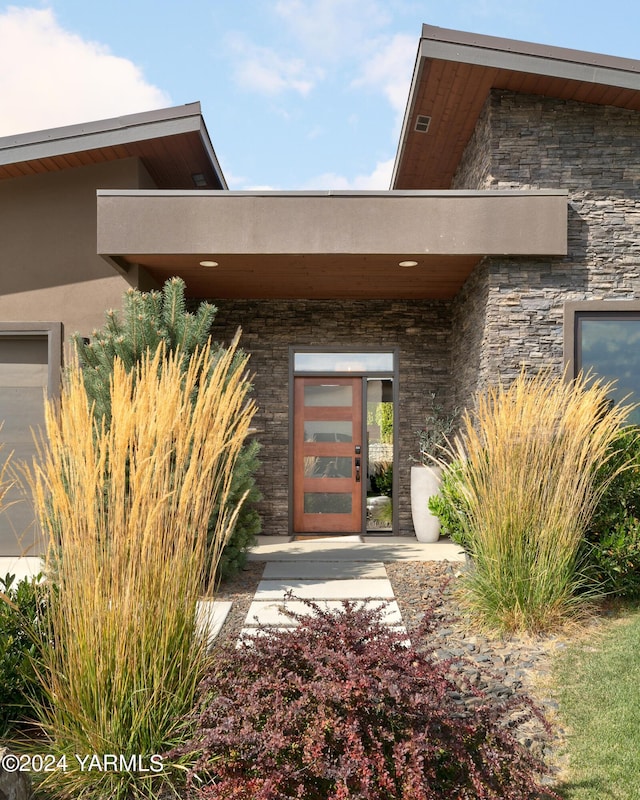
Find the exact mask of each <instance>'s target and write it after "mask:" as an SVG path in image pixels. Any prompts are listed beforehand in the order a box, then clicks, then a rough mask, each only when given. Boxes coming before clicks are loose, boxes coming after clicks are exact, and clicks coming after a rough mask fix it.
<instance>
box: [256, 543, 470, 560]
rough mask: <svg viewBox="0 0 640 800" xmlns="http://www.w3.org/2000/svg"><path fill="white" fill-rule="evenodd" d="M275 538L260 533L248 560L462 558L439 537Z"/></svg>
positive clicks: (460, 553) (461, 552)
mask: <svg viewBox="0 0 640 800" xmlns="http://www.w3.org/2000/svg"><path fill="white" fill-rule="evenodd" d="M272 538H273V539H275V538H276V537H270V536H261V537H259V538H258V545H257V546H256V547H252V548H251V551H250V552H249V560H250V561H300V562H304V561H306V562H309V561H339V562H340V563H342V564H345V563H348V562H359V561H383V562H384V561H464V553H463V551H462V548H461V547H460V546H459V545H457V544H454V543H453V542H450V541H449V540H448V539H441V540H440V541H438V542H434V543H433V544H423V543H422V542H418V541H417V539H414V538H412V537H400V536H394V537H388V538H384V539H383V538H379V539H375V540H373V539H371V540H365V541H364V542H345V541H341V540H340V539H314V540H311V541H308V542H291V541H289V540H288V539H287V540H282V539H281V538H280V537H278V539H279V540H278V541H271V540H272Z"/></svg>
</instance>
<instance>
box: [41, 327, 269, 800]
mask: <svg viewBox="0 0 640 800" xmlns="http://www.w3.org/2000/svg"><path fill="white" fill-rule="evenodd" d="M236 344H237V338H236V342H234V344H233V345H232V347H230V348H229V350H228V351H226V352H225V354H224V355H223V356H222V357H220V358H219V360H216V362H215V363H212V355H211V352H210V349H209V347H206V348H205V349H204V350H202V351H201V352H199V353H197V354H196V355H195V356H194V357H193V358H192V359H191V361H190V364H189V367H188V369H187V371H186V373H185V372H184V367H183V366H182V365H181V364H180V354H179V353H176V354H166V353H165V352H164V351H163V349H162V348H159V349H158V350H157V351H156V352H155V354H151V355H149V356H148V357H147V358H146V359H145V360H144V361H143V362H142V363H141V364H140V366H139V367H138V369H137V373H136V374H135V375H134V374H133V373H131V374H127V372H126V370H125V369H124V367H123V366H122V364H121V363H119V362H116V364H115V368H114V373H113V383H112V387H111V395H112V400H111V403H112V422H111V426H110V428H109V429H107V428H106V427H105V426H103V427H102V428H101V429H98V427H97V425H96V423H95V421H94V416H93V414H92V410H91V408H90V407H89V403H88V400H87V394H86V391H85V388H84V385H83V381H82V374H81V371H80V370H79V369H75V370H72V371H71V372H70V374H69V377H68V380H67V383H66V386H65V387H64V391H63V394H62V399H61V403H60V405H59V407H56V406H55V405H53V404H49V406H48V408H47V411H46V433H47V441H46V442H45V443H44V444H43V445H42V448H41V453H40V457H39V459H38V460H37V461H35V462H34V467H33V470H32V471H31V476H30V482H31V485H32V489H33V493H34V497H35V500H36V506H37V509H38V511H39V517H40V521H41V524H42V527H43V529H44V530H45V531H46V533H47V534H48V537H49V544H50V548H49V553H48V556H47V572H48V573H49V574H51V575H53V576H55V590H54V591H52V592H51V593H50V600H49V601H50V619H51V624H50V630H49V638H48V640H47V641H46V642H45V643H44V656H43V657H44V671H43V681H44V683H45V687H46V690H47V693H48V695H49V697H50V699H51V708H50V709H45V710H43V723H44V727H45V729H46V732H47V734H48V736H49V738H50V746H51V751H52V752H53V753H54V754H56V755H59V756H64V757H66V771H61V770H57V771H55V772H53V773H50V774H48V775H47V776H46V779H45V786H47V785H48V787H49V789H50V790H51V791H52V792H53V793H54V795H57V796H60V797H62V796H64V797H67V796H82V797H96V798H97V797H100V798H107V797H108V798H114V799H117V798H124V797H127V798H129V797H152V796H157V790H158V786H159V784H166V783H167V782H168V781H169V779H170V777H171V771H170V770H169V769H168V767H167V766H166V765H165V768H164V769H163V771H162V772H161V773H160V774H159V775H155V774H154V773H151V774H150V773H142V772H139V771H136V770H134V771H133V772H129V773H128V774H127V772H126V771H125V772H123V771H118V770H114V769H111V770H108V771H106V772H102V773H101V772H99V771H97V770H94V771H90V772H89V771H86V770H85V771H82V770H81V769H80V768H79V763H78V761H77V759H76V757H75V754H79V755H81V756H82V755H89V754H93V753H95V754H98V755H101V754H105V753H107V754H115V755H116V756H120V755H122V756H123V757H125V758H129V757H131V756H134V755H137V756H140V757H142V758H143V760H145V763H144V767H145V768H149V757H150V756H151V755H153V754H160V753H163V752H165V751H166V750H167V749H169V748H170V747H171V746H172V745H173V744H174V743H177V742H179V741H180V736H181V733H180V730H179V729H178V723H179V720H180V718H181V717H182V716H183V715H184V714H185V713H186V712H188V711H189V710H190V709H191V708H192V703H193V699H194V696H195V690H196V686H197V684H198V681H199V680H200V677H201V676H202V674H203V670H204V668H205V663H206V660H207V657H208V656H207V652H206V644H205V642H204V639H203V637H202V636H201V635H200V633H199V631H198V629H197V626H196V622H195V620H196V602H197V600H198V597H199V592H200V589H201V587H202V586H203V585H204V584H205V583H207V579H209V578H210V577H211V576H205V575H203V565H204V564H205V563H207V562H206V559H205V557H204V550H205V545H206V534H207V522H208V520H209V517H210V515H211V510H212V507H213V505H214V504H215V503H216V502H218V503H219V505H220V507H221V508H224V507H225V499H226V497H227V494H228V492H229V488H230V482H231V475H232V471H233V467H234V463H235V460H236V457H237V455H238V452H239V450H240V447H241V445H242V443H243V441H244V439H245V437H246V435H247V431H248V428H249V424H250V421H251V419H252V416H253V414H254V411H255V408H254V404H253V402H251V401H249V400H248V399H247V392H248V389H249V384H248V382H247V380H246V376H245V375H244V374H243V373H244V369H239V368H237V358H238V355H237V354H236ZM234 358H235V359H236V361H235V362H234ZM245 362H246V358H245ZM205 376H208V377H205ZM236 512H237V509H236ZM232 524H233V519H232V518H230V517H229V515H228V514H227V515H226V516H225V515H222V514H221V515H220V518H219V520H218V526H217V530H216V536H215V547H216V554H217V556H219V554H220V551H221V550H222V547H223V545H224V543H225V540H226V537H227V535H228V533H229V531H230V529H231V526H232ZM216 564H217V557H214V559H213V563H212V565H211V569H212V570H215V568H216ZM85 766H86V765H85Z"/></svg>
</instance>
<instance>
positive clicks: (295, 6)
mask: <svg viewBox="0 0 640 800" xmlns="http://www.w3.org/2000/svg"><path fill="white" fill-rule="evenodd" d="M275 12H276V14H278V16H279V17H280V18H281V19H282V20H283V21H284V22H285V24H286V25H288V27H289V29H290V30H291V32H292V33H293V35H294V36H295V37H296V39H297V40H298V44H299V45H300V46H301V47H302V48H303V49H304V51H305V52H307V53H311V54H312V55H313V57H314V58H321V59H323V60H325V61H332V60H336V59H338V60H344V59H345V58H349V57H351V56H353V55H356V56H358V55H359V53H360V52H361V51H362V50H363V49H364V50H366V49H367V48H368V46H369V44H370V42H371V38H372V37H373V36H375V32H377V31H379V30H380V29H381V28H384V27H385V26H386V25H388V24H389V23H390V22H391V16H390V15H389V13H388V12H387V11H386V10H385V9H384V8H383V6H382V4H381V3H378V2H375V0H278V2H277V3H276V4H275Z"/></svg>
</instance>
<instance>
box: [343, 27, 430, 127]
mask: <svg viewBox="0 0 640 800" xmlns="http://www.w3.org/2000/svg"><path fill="white" fill-rule="evenodd" d="M415 59H416V40H415V37H413V36H408V35H407V34H403V33H397V34H396V35H395V36H393V38H392V39H391V40H390V41H386V42H385V43H381V44H380V46H379V47H378V48H377V50H376V52H375V53H374V54H372V55H371V56H370V57H369V58H368V59H367V60H366V61H365V62H364V63H363V65H362V69H361V72H360V76H359V77H358V78H356V79H355V80H354V81H353V83H352V86H354V87H359V86H368V87H370V88H372V89H377V90H380V91H382V92H383V93H384V95H385V97H386V98H387V100H388V101H389V102H390V103H391V106H392V108H393V109H394V110H395V111H396V112H397V113H398V114H403V113H404V108H405V104H406V102H407V97H408V96H409V85H410V83H411V75H412V72H413V65H414V63H415Z"/></svg>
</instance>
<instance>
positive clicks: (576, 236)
mask: <svg viewBox="0 0 640 800" xmlns="http://www.w3.org/2000/svg"><path fill="white" fill-rule="evenodd" d="M452 188H456V189H558V188H560V189H566V190H567V191H568V193H569V202H568V251H569V252H568V255H567V257H565V258H549V259H536V260H533V259H526V258H490V259H485V261H484V263H483V264H482V266H481V267H480V268H478V269H477V270H476V273H474V274H473V275H472V276H471V278H470V279H469V281H468V282H467V285H466V286H465V287H464V288H463V290H462V291H461V292H460V293H459V295H458V297H457V298H456V301H455V304H454V315H453V317H454V332H453V340H454V342H455V347H454V355H453V359H454V374H455V375H456V376H457V377H456V396H457V397H458V399H459V401H460V402H462V403H464V404H467V403H469V402H470V401H471V396H472V390H473V385H474V380H473V374H474V370H475V367H476V365H477V382H476V386H477V387H481V386H482V385H485V384H486V383H487V382H490V381H494V380H496V379H498V378H503V379H509V378H510V377H513V376H514V375H515V374H517V372H518V371H519V370H520V368H521V366H522V365H524V366H526V367H530V368H533V369H538V368H540V367H542V366H544V365H547V364H551V365H554V366H556V367H557V369H558V370H559V371H560V370H561V369H562V368H563V350H562V339H563V330H562V324H563V308H564V303H565V302H567V301H570V300H590V299H594V300H596V299H597V300H603V299H611V300H614V299H615V300H622V299H629V300H631V299H638V298H640V237H639V236H638V231H639V230H640V114H638V113H637V112H633V111H628V110H625V109H618V108H612V107H609V106H598V105H592V104H587V103H577V102H574V101H562V100H556V99H553V98H548V97H538V96H533V95H522V94H517V93H513V92H505V91H494V92H493V93H492V94H491V96H490V97H489V99H488V100H487V103H486V104H485V107H484V109H483V112H482V114H481V117H480V120H479V123H478V126H477V128H476V131H475V133H474V135H473V136H472V138H471V140H470V141H469V144H468V146H467V149H466V151H465V155H464V157H463V159H462V161H461V164H460V167H459V169H458V172H457V174H456V177H455V180H454V183H453V186H452ZM461 325H464V326H466V330H467V331H468V332H469V333H468V334H465V332H464V329H460V328H459V326H461ZM456 362H458V364H459V365H460V366H458V367H456ZM471 364H473V368H472V367H471Z"/></svg>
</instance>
